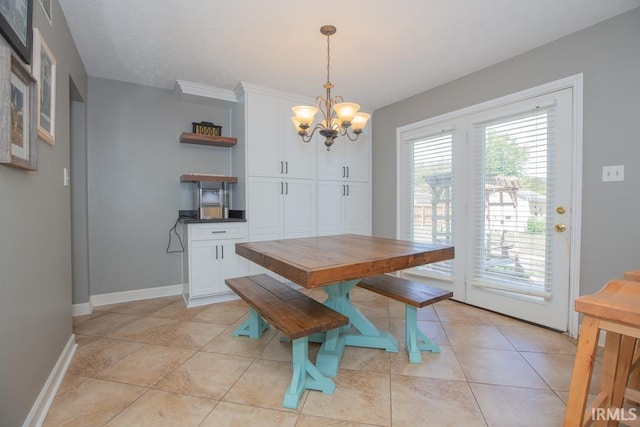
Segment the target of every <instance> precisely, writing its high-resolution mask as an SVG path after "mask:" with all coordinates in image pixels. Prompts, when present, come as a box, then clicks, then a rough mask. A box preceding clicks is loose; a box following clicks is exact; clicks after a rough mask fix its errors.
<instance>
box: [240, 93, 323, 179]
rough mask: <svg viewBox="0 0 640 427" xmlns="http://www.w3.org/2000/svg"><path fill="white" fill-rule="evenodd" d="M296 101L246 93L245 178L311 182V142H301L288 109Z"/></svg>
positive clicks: (313, 170)
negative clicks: (255, 177)
mask: <svg viewBox="0 0 640 427" xmlns="http://www.w3.org/2000/svg"><path fill="white" fill-rule="evenodd" d="M298 104H300V102H293V101H288V100H284V99H279V98H277V97H275V96H268V95H262V94H257V93H250V94H249V96H248V103H247V141H248V143H247V162H248V170H249V176H264V177H274V178H275V177H281V178H303V179H314V178H315V176H316V150H315V147H314V145H315V143H314V141H311V142H309V143H305V142H303V141H302V139H301V138H300V136H299V135H298V133H297V132H296V130H295V128H294V127H293V123H291V116H292V115H293V111H291V107H293V106H294V105H298Z"/></svg>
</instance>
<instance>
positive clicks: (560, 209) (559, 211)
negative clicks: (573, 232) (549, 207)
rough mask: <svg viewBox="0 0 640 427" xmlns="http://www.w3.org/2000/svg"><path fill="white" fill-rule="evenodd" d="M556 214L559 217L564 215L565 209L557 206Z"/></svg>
mask: <svg viewBox="0 0 640 427" xmlns="http://www.w3.org/2000/svg"><path fill="white" fill-rule="evenodd" d="M556 212H558V213H559V214H560V215H564V214H565V213H567V209H566V208H565V207H564V206H558V207H557V208H556Z"/></svg>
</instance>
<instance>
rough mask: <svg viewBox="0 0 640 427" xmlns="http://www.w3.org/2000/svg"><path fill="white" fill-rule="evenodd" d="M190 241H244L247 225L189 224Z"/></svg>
mask: <svg viewBox="0 0 640 427" xmlns="http://www.w3.org/2000/svg"><path fill="white" fill-rule="evenodd" d="M189 238H190V239H191V240H221V239H246V238H247V223H245V222H242V223H229V222H225V223H218V224H189Z"/></svg>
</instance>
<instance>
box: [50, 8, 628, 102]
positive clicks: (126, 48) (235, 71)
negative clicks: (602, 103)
mask: <svg viewBox="0 0 640 427" xmlns="http://www.w3.org/2000/svg"><path fill="white" fill-rule="evenodd" d="M60 3H61V6H62V9H63V11H64V14H65V16H66V18H67V21H68V23H69V27H70V28H71V33H72V35H73V38H74V39H75V42H76V44H77V47H78V50H79V52H80V56H81V57H82V60H83V62H84V65H85V67H86V69H87V73H88V74H89V75H90V76H95V77H102V78H107V79H113V80H121V81H125V82H132V83H138V84H142V85H148V86H154V87H160V88H168V89H169V88H173V87H174V85H175V81H176V80H186V81H189V82H194V83H199V84H204V85H210V86H215V87H218V88H223V89H234V88H235V87H236V86H237V85H238V84H239V83H240V82H241V81H244V82H250V83H254V84H258V85H262V86H267V87H270V88H273V89H280V90H284V91H288V92H292V93H297V94H301V95H308V96H313V97H315V96H317V95H321V94H323V88H322V84H323V83H324V82H325V80H326V38H325V36H323V35H322V34H320V30H319V29H320V27H321V26H322V25H324V24H332V25H335V26H336V27H337V29H338V31H337V33H336V34H335V35H334V36H332V38H331V80H332V82H333V83H334V85H335V89H334V90H333V95H342V96H343V97H344V98H345V100H349V101H353V102H358V103H360V104H361V105H363V107H365V106H366V108H367V109H370V110H374V109H376V108H379V107H382V106H385V105H388V104H391V103H393V102H396V101H399V100H402V99H404V98H407V97H409V96H411V95H414V94H417V93H420V92H422V91H425V90H427V89H430V88H433V87H436V86H439V85H441V84H443V83H446V82H449V81H452V80H454V79H457V78H459V77H462V76H464V75H466V74H469V73H472V72H474V71H477V70H479V69H482V68H485V67H487V66H489V65H492V64H495V63H497V62H500V61H502V60H505V59H507V58H510V57H513V56H515V55H518V54H520V53H523V52H526V51H528V50H530V49H533V48H535V47H537V46H540V45H543V44H545V43H548V42H550V41H553V40H556V39H558V38H560V37H563V36H565V35H567V34H570V33H573V32H575V31H578V30H580V29H583V28H586V27H588V26H591V25H593V24H595V23H597V22H600V21H603V20H605V19H607V18H610V17H613V16H615V15H618V14H621V13H624V12H626V11H628V10H631V9H634V8H636V7H638V6H640V0H394V1H389V0H323V1H309V0H306V1H300V0H298V1H294V0H291V1H287V0H270V1H267V0H233V1H231V0H229V1H223V0H182V1H176V0H108V1H105V0H60Z"/></svg>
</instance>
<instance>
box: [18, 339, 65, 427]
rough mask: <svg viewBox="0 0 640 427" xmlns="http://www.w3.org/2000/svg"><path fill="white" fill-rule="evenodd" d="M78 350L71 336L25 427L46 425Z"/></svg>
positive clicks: (30, 412) (24, 424) (26, 420)
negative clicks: (47, 417)
mask: <svg viewBox="0 0 640 427" xmlns="http://www.w3.org/2000/svg"><path fill="white" fill-rule="evenodd" d="M77 348H78V345H77V344H76V338H75V335H73V334H71V337H69V341H67V345H65V347H64V349H63V350H62V353H61V354H60V357H58V361H57V362H56V364H55V366H54V367H53V370H52V371H51V373H50V374H49V378H47V381H46V382H45V383H44V386H43V387H42V390H41V391H40V394H39V395H38V398H37V399H36V401H35V403H34V404H33V407H31V410H30V411H29V415H27V418H26V419H25V420H24V423H23V424H22V426H23V427H32V426H33V427H35V426H41V425H42V424H43V423H44V419H45V418H46V416H47V413H48V412H49V408H51V404H52V403H53V399H54V398H55V397H56V393H57V392H58V389H59V388H60V384H61V383H62V380H63V378H64V375H65V374H66V373H67V369H69V364H70V363H71V359H72V358H73V355H74V354H75V352H76V349H77Z"/></svg>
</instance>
